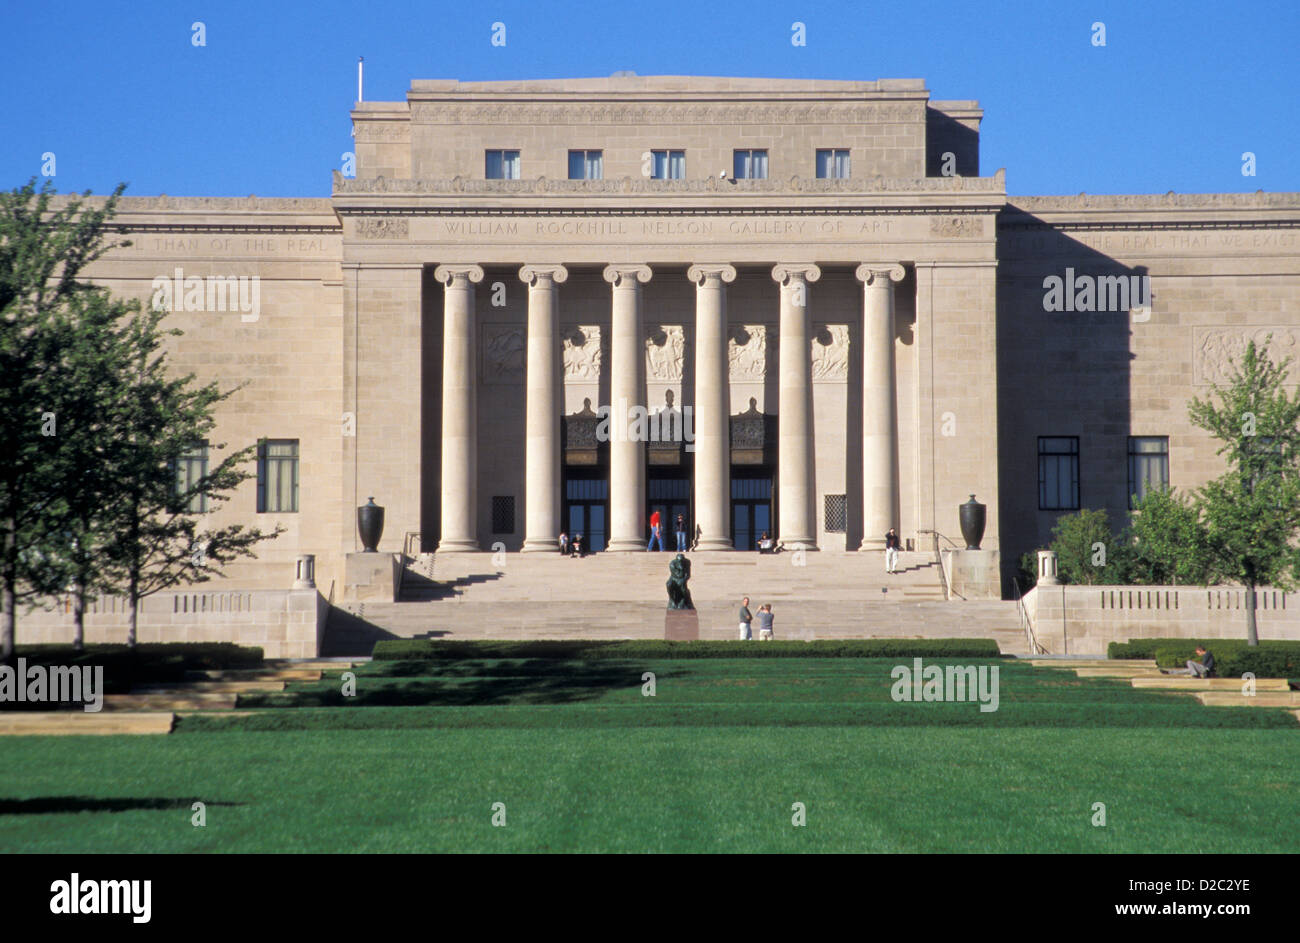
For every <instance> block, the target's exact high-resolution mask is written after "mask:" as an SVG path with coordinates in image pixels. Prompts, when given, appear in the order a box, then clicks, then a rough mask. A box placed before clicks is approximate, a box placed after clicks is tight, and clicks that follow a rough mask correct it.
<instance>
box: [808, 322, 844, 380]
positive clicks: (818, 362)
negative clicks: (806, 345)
mask: <svg viewBox="0 0 1300 943" xmlns="http://www.w3.org/2000/svg"><path fill="white" fill-rule="evenodd" d="M811 346H812V378H813V382H814V383H816V382H823V383H825V382H830V383H834V382H839V383H842V382H844V381H845V380H847V379H848V378H849V326H848V325H847V324H814V325H813V334H812V341H811Z"/></svg>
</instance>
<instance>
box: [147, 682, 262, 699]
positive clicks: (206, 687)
mask: <svg viewBox="0 0 1300 943" xmlns="http://www.w3.org/2000/svg"><path fill="white" fill-rule="evenodd" d="M284 685H285V683H284V682H283V681H185V682H178V683H175V684H140V685H136V686H135V687H134V688H132V689H131V693H132V694H170V695H174V696H178V697H187V696H189V695H191V694H243V693H245V692H248V691H283V690H284Z"/></svg>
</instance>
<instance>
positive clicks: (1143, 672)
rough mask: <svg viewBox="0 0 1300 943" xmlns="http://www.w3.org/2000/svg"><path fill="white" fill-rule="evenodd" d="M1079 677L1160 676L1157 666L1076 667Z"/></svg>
mask: <svg viewBox="0 0 1300 943" xmlns="http://www.w3.org/2000/svg"><path fill="white" fill-rule="evenodd" d="M1074 673H1075V676H1076V677H1079V678H1160V677H1163V675H1161V674H1160V671H1159V669H1156V668H1075V669H1074Z"/></svg>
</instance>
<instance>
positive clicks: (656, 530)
mask: <svg viewBox="0 0 1300 943" xmlns="http://www.w3.org/2000/svg"><path fill="white" fill-rule="evenodd" d="M656 540H657V541H659V549H660V550H663V549H664V529H663V524H662V523H661V522H660V517H659V511H658V510H655V512H654V513H653V514H651V515H650V542H649V543H648V544H646V546H645V548H646V550H650V549H652V548H653V547H654V545H655V541H656Z"/></svg>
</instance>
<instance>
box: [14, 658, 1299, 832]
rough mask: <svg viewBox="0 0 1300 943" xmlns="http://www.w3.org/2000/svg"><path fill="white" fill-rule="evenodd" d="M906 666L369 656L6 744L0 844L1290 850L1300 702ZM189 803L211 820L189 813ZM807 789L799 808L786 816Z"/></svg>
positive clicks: (1019, 669) (1037, 672) (1046, 675)
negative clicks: (153, 732) (1243, 702)
mask: <svg viewBox="0 0 1300 943" xmlns="http://www.w3.org/2000/svg"><path fill="white" fill-rule="evenodd" d="M897 663H904V664H908V663H910V662H909V661H900V660H896V659H852V658H834V659H785V658H779V659H773V658H763V659H755V660H747V659H739V658H738V659H700V660H682V659H677V660H662V661H645V662H634V661H623V660H616V659H608V658H605V659H597V660H590V661H578V660H568V661H566V660H562V659H554V658H550V659H538V658H515V659H492V658H474V659H465V660H450V661H435V662H430V661H418V662H409V661H408V662H404V661H392V662H382V663H381V662H374V663H371V664H369V665H366V666H363V667H361V668H358V669H356V673H357V696H356V697H355V698H339V701H340V702H341V704H342V706H328V705H330V704H331V703H332V702H333V701H334V700H335V695H336V692H338V691H339V689H340V686H341V682H340V680H339V679H338V678H337V677H336V676H335V677H330V678H328V679H326V680H325V681H322V682H319V683H312V684H300V685H292V686H291V690H290V691H288V692H286V693H284V694H276V695H257V696H244V697H241V705H240V706H241V707H249V706H252V705H258V706H259V707H260V708H264V709H259V710H258V711H257V713H256V714H254V715H252V716H249V717H244V718H236V717H226V718H220V717H217V716H214V715H210V716H205V717H191V718H186V719H184V720H182V721H181V723H180V724H179V726H178V729H177V732H176V733H174V734H173V735H171V736H168V737H134V738H131V737H106V738H94V737H86V738H81V737H77V738H56V737H48V738H46V737H42V738H16V737H9V738H0V850H3V851H22V852H34V851H41V852H110V851H111V852H151V851H180V852H205V851H255V852H277V851H302V852H347V851H358V852H365V851H403V852H417V851H767V852H781V851H926V852H939V851H956V852H978V851H1008V852H1010V851H1015V852H1047V851H1059V852H1206V851H1220V852H1283V851H1292V850H1294V848H1295V847H1296V845H1297V841H1298V840H1300V825H1298V824H1297V822H1296V818H1295V816H1294V802H1293V800H1292V798H1291V797H1292V796H1293V795H1294V794H1295V791H1296V790H1297V788H1300V726H1298V725H1297V723H1296V721H1295V719H1294V717H1293V715H1292V714H1291V713H1289V712H1287V711H1283V710H1272V709H1264V708H1239V709H1238V708H1207V707H1203V706H1202V705H1200V704H1199V703H1198V702H1197V701H1196V700H1195V699H1194V698H1191V697H1189V696H1187V695H1179V694H1172V693H1168V692H1159V691H1149V690H1144V691H1139V690H1135V689H1133V688H1132V687H1130V686H1128V685H1127V684H1124V683H1122V682H1116V681H1109V680H1087V681H1083V680H1079V679H1076V678H1075V677H1074V676H1073V674H1072V673H1069V672H1062V671H1053V670H1050V669H1034V668H1031V667H1029V666H1028V665H1025V664H1017V663H1008V662H1006V661H998V662H986V663H987V664H997V665H998V667H999V668H1000V681H1001V696H1000V703H999V708H998V710H997V711H996V712H992V713H981V712H980V711H979V710H978V706H977V705H975V704H944V703H916V704H913V703H895V702H894V701H893V700H892V699H891V698H890V687H891V683H892V682H891V678H890V669H891V668H893V667H894V665H895V664H897ZM926 663H927V664H930V663H931V662H930V660H929V659H927V660H926ZM940 663H942V662H940ZM951 663H964V662H962V661H961V660H960V659H956V660H953V661H952V662H951ZM644 671H653V672H655V674H656V686H657V693H656V696H655V697H653V698H648V697H643V696H642V694H641V685H642V679H641V676H642V673H643V672H644ZM333 674H334V675H337V673H333ZM322 705H324V706H322ZM195 800H201V801H204V802H206V803H208V808H207V826H206V827H205V828H194V827H193V826H191V824H190V817H191V815H192V813H191V811H190V805H191V803H192V802H193V801H195ZM496 802H501V803H504V804H505V809H506V822H507V824H506V827H504V828H495V827H493V826H492V824H491V819H492V814H493V809H492V806H493V803H496ZM795 802H802V803H804V804H805V806H806V808H807V822H808V824H807V826H806V827H802V828H796V827H793V826H792V825H791V815H792V812H791V805H792V803H795ZM1096 802H1103V803H1105V804H1106V815H1107V824H1106V826H1105V827H1102V828H1096V827H1093V826H1092V824H1091V819H1092V817H1093V808H1092V807H1093V803H1096Z"/></svg>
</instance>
